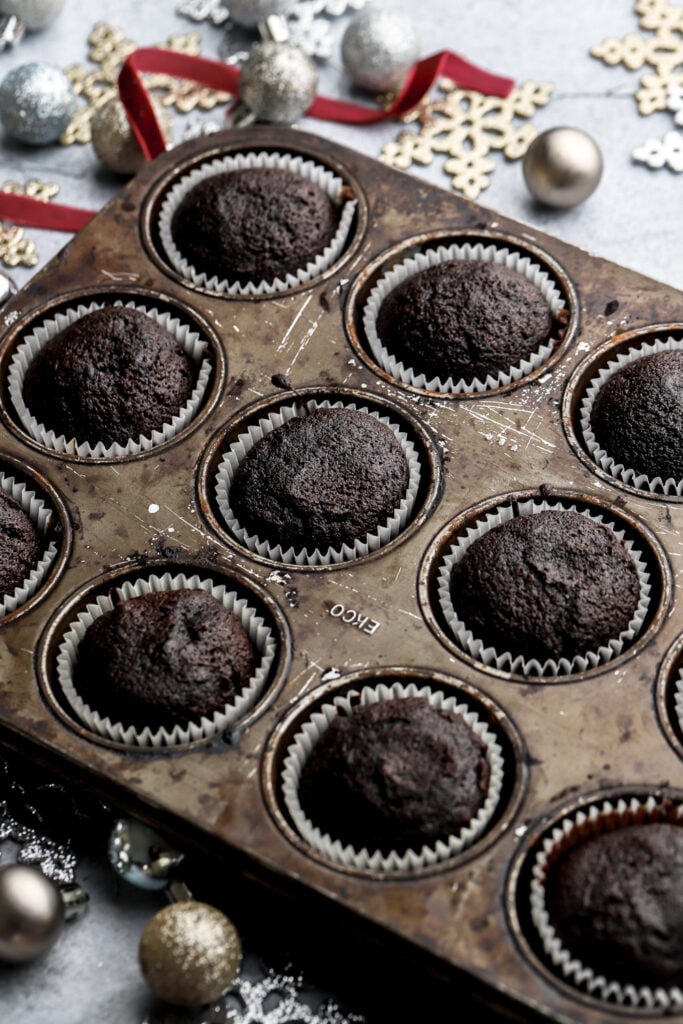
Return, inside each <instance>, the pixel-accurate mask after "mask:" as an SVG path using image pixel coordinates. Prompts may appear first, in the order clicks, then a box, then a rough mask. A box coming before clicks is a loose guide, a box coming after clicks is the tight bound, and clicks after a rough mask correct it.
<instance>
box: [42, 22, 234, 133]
mask: <svg viewBox="0 0 683 1024" xmlns="http://www.w3.org/2000/svg"><path fill="white" fill-rule="evenodd" d="M88 43H89V46H90V49H89V51H88V59H89V60H90V61H92V62H93V63H94V64H95V65H96V67H95V68H91V67H86V66H85V65H82V64H74V65H72V66H71V67H68V68H66V75H67V76H68V78H69V80H70V82H71V84H72V86H73V89H74V92H75V93H76V95H77V96H80V97H82V98H83V99H84V100H85V105H83V106H79V108H78V110H77V111H76V113H75V115H74V117H73V119H72V121H71V123H70V124H69V126H68V127H67V129H66V131H65V132H64V134H63V135H62V137H61V138H60V140H59V141H60V142H61V143H62V145H64V146H70V145H73V143H75V142H80V143H86V142H90V123H91V121H92V117H93V114H94V113H95V111H96V110H97V108H98V107H101V106H102V104H103V103H106V102H107V100H109V99H111V97H112V96H116V95H117V84H116V83H117V81H118V77H119V72H120V70H121V65H122V64H123V62H124V61H125V59H126V57H128V56H129V55H130V54H131V53H132V52H133V50H135V49H137V44H136V43H134V42H133V41H132V40H131V39H128V38H126V36H125V35H124V33H123V32H121V30H120V29H117V28H114V27H113V26H112V25H107V24H106V23H105V22H98V24H97V25H95V27H94V29H93V30H92V32H91V33H90V35H89V37H88ZM200 43H201V37H200V35H199V33H198V32H190V33H188V34H187V35H172V36H170V37H169V38H168V39H167V41H166V43H165V44H159V45H164V46H165V48H166V49H169V50H174V51H176V52H177V53H186V54H190V55H191V56H197V55H198V54H199V52H200ZM145 84H146V85H147V88H148V89H151V90H154V91H156V92H159V93H160V96H159V97H158V98H159V101H160V103H161V104H162V105H163V106H165V107H175V109H176V110H178V111H179V112H180V113H182V114H186V113H189V112H190V111H191V110H196V109H197V108H199V109H200V110H213V108H214V107H215V106H217V105H218V104H219V103H228V102H229V101H230V100H231V99H232V96H231V95H230V94H229V93H227V92H218V91H216V90H214V89H207V88H205V87H204V86H201V85H197V84H196V83H195V82H187V81H184V80H181V79H178V78H173V77H172V76H171V75H145Z"/></svg>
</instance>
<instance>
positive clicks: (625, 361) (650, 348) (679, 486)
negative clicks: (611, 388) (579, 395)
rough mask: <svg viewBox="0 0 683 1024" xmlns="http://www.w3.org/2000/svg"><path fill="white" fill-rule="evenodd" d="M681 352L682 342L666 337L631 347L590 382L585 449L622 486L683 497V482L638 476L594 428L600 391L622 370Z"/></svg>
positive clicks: (584, 402) (583, 407)
mask: <svg viewBox="0 0 683 1024" xmlns="http://www.w3.org/2000/svg"><path fill="white" fill-rule="evenodd" d="M681 350H683V339H677V338H667V339H666V340H665V341H661V340H659V339H655V340H654V341H651V342H650V341H648V342H645V343H644V344H643V345H638V347H637V348H630V349H629V350H628V352H622V353H620V354H618V355H617V356H616V357H615V358H614V359H612V360H610V362H609V363H607V365H606V366H603V368H602V369H601V370H600V371H599V372H598V374H597V376H596V377H594V378H593V380H592V381H591V382H590V384H589V385H588V387H587V388H586V392H585V394H584V397H583V400H582V402H581V410H580V424H581V432H582V434H583V439H584V441H585V442H586V447H587V448H588V451H589V453H590V455H591V457H592V458H593V460H594V461H595V462H596V463H597V464H598V466H600V468H601V469H603V470H604V471H605V472H606V473H609V474H610V476H612V477H614V479H615V480H621V481H622V483H625V484H629V485H630V486H631V487H637V488H638V490H640V491H650V492H651V493H652V494H676V495H678V497H681V495H683V480H674V478H673V477H669V478H668V479H667V480H662V478H661V477H660V476H656V477H652V478H650V477H649V476H647V474H646V473H637V472H636V471H635V470H634V469H630V468H629V467H628V466H624V464H623V463H621V462H617V461H616V459H614V458H612V456H611V455H609V454H608V453H607V452H606V451H605V449H604V448H601V447H600V445H599V444H598V442H597V440H596V437H595V434H594V433H593V428H592V427H591V414H592V412H593V405H594V403H595V399H596V398H597V396H598V392H599V391H600V389H601V388H603V387H604V386H605V384H606V383H607V381H608V380H609V379H610V378H611V377H613V376H614V374H615V373H618V372H619V371H620V370H623V369H624V367H626V366H629V365H630V364H631V363H635V362H636V361H637V360H638V359H642V358H643V357H644V356H650V355H654V353H655V352H675V351H681Z"/></svg>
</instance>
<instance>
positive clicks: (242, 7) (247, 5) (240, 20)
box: [228, 0, 294, 25]
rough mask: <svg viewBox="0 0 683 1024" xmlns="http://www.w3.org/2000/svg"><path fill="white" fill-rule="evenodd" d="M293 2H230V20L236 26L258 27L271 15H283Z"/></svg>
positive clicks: (289, 0) (257, 0)
mask: <svg viewBox="0 0 683 1024" xmlns="http://www.w3.org/2000/svg"><path fill="white" fill-rule="evenodd" d="M293 3H294V0H230V3H229V4H228V9H229V11H230V19H231V21H234V22H235V23H236V24H237V25H258V23H259V21H264V20H265V19H266V18H269V17H270V15H271V14H285V13H286V12H287V11H288V10H289V9H290V7H292V5H293Z"/></svg>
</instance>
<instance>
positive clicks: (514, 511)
mask: <svg viewBox="0 0 683 1024" xmlns="http://www.w3.org/2000/svg"><path fill="white" fill-rule="evenodd" d="M553 509H554V510H558V509H559V510H562V511H565V512H580V514H581V515H584V516H586V517H587V518H588V519H592V520H593V521H594V522H596V523H600V524H601V525H602V526H606V527H607V528H608V529H609V530H611V531H612V533H613V534H614V535H615V537H617V539H618V540H620V541H623V540H624V531H623V530H618V529H617V527H616V526H615V524H614V523H610V522H606V521H605V520H604V518H603V516H602V515H595V514H593V513H591V512H588V511H587V510H586V509H578V508H577V507H576V505H572V504H569V503H564V502H558V501H554V502H549V501H534V500H533V499H529V500H528V501H523V502H520V503H519V504H518V505H517V506H516V507H515V506H513V505H502V506H499V507H498V508H497V509H495V510H494V511H493V512H489V513H488V514H487V515H486V518H485V519H480V520H477V522H476V523H475V525H474V526H473V527H470V528H468V530H467V535H466V536H464V537H461V538H459V539H458V540H457V542H456V543H455V544H453V545H452V546H451V548H450V550H449V552H448V554H447V555H446V556H445V557H444V559H443V561H442V563H441V565H440V567H439V571H438V582H437V593H438V600H439V605H440V607H441V611H442V613H443V615H444V618H445V620H446V622H447V624H448V627H449V629H450V631H451V633H452V635H453V636H454V637H455V639H456V641H457V643H458V644H459V645H460V647H462V648H463V650H465V651H467V652H468V653H469V654H470V655H471V656H472V657H473V658H476V659H477V660H478V661H481V662H483V663H484V664H485V665H489V666H492V667H495V668H497V669H500V670H503V671H509V672H513V673H519V674H521V675H525V676H541V677H543V676H559V675H570V674H572V673H575V672H585V671H586V670H587V669H589V668H595V667H596V666H598V665H602V664H604V663H605V662H608V661H610V660H611V659H612V658H613V657H615V656H616V655H618V654H621V652H622V651H623V650H624V649H625V647H626V646H627V644H630V643H631V642H632V641H633V640H634V639H635V638H636V636H637V635H638V633H639V632H640V630H641V629H642V626H643V623H644V621H645V618H646V616H647V612H648V608H649V606H650V590H651V587H650V582H649V573H648V571H647V566H646V563H645V560H644V558H643V555H642V553H641V552H640V551H637V550H636V549H635V548H634V545H633V541H632V540H625V541H624V547H625V548H626V550H627V551H628V553H629V555H630V556H631V559H632V560H633V563H634V565H635V568H636V571H637V573H638V580H639V583H640V596H639V600H638V606H637V608H636V611H635V613H634V615H633V618H632V619H631V621H630V622H629V625H628V628H627V629H625V630H622V632H621V633H620V634H619V636H618V637H615V638H613V639H611V640H609V641H608V642H607V643H606V644H604V645H603V646H601V647H599V648H598V649H597V651H587V652H585V653H584V654H580V655H575V656H574V657H573V658H572V659H569V658H559V659H558V660H557V661H555V660H554V659H552V658H548V659H547V660H546V661H544V662H540V661H539V660H538V659H536V658H528V659H527V658H525V657H524V656H523V655H521V654H517V655H515V654H514V653H512V652H511V651H503V652H500V651H499V650H497V649H496V648H494V647H492V646H490V647H486V646H485V644H484V642H483V641H482V640H480V639H479V638H477V637H475V636H474V634H473V633H472V631H471V630H470V629H468V627H467V624H466V622H464V621H463V620H462V619H461V618H460V617H459V616H458V614H457V612H456V611H455V608H454V607H453V602H452V599H451V592H450V582H451V574H452V571H453V566H454V565H455V564H456V563H457V562H459V561H461V560H462V558H463V557H464V555H465V552H466V551H467V549H468V548H469V547H470V546H471V545H472V544H473V543H474V541H475V540H478V539H479V538H480V537H483V535H484V534H485V533H488V532H489V530H492V529H493V528H494V527H496V526H500V525H501V524H502V523H505V522H508V521H509V520H511V519H513V518H515V516H516V515H522V516H528V515H536V514H538V513H539V512H545V511H547V510H553Z"/></svg>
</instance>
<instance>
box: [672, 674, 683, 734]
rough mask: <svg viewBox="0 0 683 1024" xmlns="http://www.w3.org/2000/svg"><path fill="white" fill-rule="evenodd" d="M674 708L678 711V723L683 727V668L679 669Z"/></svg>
mask: <svg viewBox="0 0 683 1024" xmlns="http://www.w3.org/2000/svg"><path fill="white" fill-rule="evenodd" d="M674 710H675V712H676V717H677V718H678V725H679V727H680V728H681V729H683V668H681V669H679V670H678V679H677V680H676V693H675V696H674Z"/></svg>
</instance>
